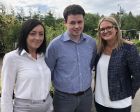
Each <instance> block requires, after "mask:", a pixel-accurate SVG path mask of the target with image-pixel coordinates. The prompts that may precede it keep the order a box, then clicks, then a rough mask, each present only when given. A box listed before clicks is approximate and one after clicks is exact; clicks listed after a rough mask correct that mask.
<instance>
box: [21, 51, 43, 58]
mask: <svg viewBox="0 0 140 112" xmlns="http://www.w3.org/2000/svg"><path fill="white" fill-rule="evenodd" d="M24 54H26V55H28V56H31V54H29V53H28V52H27V51H26V50H25V49H23V50H22V51H21V53H20V55H21V56H23V55H24ZM42 56H43V53H41V54H37V58H39V57H42Z"/></svg>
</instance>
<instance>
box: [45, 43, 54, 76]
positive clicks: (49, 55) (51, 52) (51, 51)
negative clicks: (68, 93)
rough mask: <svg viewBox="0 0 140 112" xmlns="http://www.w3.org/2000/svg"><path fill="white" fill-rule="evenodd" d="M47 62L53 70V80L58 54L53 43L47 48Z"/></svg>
mask: <svg viewBox="0 0 140 112" xmlns="http://www.w3.org/2000/svg"><path fill="white" fill-rule="evenodd" d="M45 62H46V64H47V65H48V67H49V68H50V70H51V74H52V79H53V71H54V68H55V66H56V52H55V47H54V46H53V43H50V44H49V46H48V47H47V50H46V54H45Z"/></svg>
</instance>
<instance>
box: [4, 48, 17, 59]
mask: <svg viewBox="0 0 140 112" xmlns="http://www.w3.org/2000/svg"><path fill="white" fill-rule="evenodd" d="M17 56H18V50H13V51H10V52H8V53H6V54H5V56H4V59H7V60H13V59H14V58H16V57H17Z"/></svg>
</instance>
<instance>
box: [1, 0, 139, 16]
mask: <svg viewBox="0 0 140 112" xmlns="http://www.w3.org/2000/svg"><path fill="white" fill-rule="evenodd" d="M0 3H2V4H4V5H5V6H6V9H7V11H8V10H9V9H10V8H13V9H14V10H15V11H16V12H19V11H20V9H21V8H23V10H24V12H25V15H28V14H29V10H31V11H36V12H37V11H39V12H40V13H41V14H46V13H47V12H49V11H51V12H52V13H53V14H54V16H56V17H63V10H64V8H65V7H66V6H68V5H70V4H79V5H81V6H82V7H83V8H84V9H85V12H86V13H93V14H97V13H98V14H99V15H105V16H108V15H110V14H111V13H117V12H119V10H120V8H121V9H123V10H124V11H125V12H126V13H129V12H130V11H131V12H132V13H133V14H134V15H140V0H0Z"/></svg>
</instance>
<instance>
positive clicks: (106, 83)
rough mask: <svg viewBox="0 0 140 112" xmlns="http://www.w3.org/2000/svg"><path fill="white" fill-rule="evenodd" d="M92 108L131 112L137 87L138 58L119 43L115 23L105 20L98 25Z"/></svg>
mask: <svg viewBox="0 0 140 112" xmlns="http://www.w3.org/2000/svg"><path fill="white" fill-rule="evenodd" d="M97 52H98V56H97V59H96V87H95V105H96V110H97V112H130V110H131V105H132V98H133V97H134V96H135V93H136V91H137V90H138V88H139V87H140V57H139V54H138V51H137V49H136V47H135V46H134V45H132V44H129V43H127V42H125V41H124V40H123V39H122V36H121V31H120V28H119V25H118V23H117V21H116V20H115V19H114V18H113V17H104V18H102V19H101V20H100V21H99V25H98V44H97Z"/></svg>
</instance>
